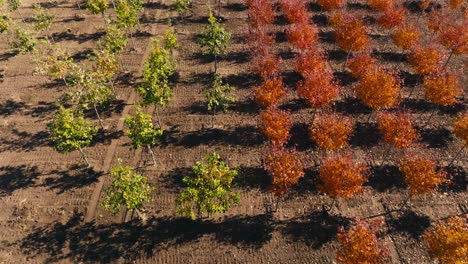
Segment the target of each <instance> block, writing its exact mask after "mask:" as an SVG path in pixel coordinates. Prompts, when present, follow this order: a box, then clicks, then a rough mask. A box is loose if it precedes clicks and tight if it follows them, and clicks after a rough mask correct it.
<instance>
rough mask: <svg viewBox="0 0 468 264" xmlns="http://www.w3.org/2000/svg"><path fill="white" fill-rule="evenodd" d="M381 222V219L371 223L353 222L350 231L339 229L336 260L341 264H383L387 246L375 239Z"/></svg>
mask: <svg viewBox="0 0 468 264" xmlns="http://www.w3.org/2000/svg"><path fill="white" fill-rule="evenodd" d="M383 221H384V219H383V218H378V219H376V220H374V221H372V222H366V221H364V220H355V221H354V224H353V225H352V226H351V228H350V229H348V230H345V229H344V228H343V227H341V228H339V229H338V234H337V235H336V238H337V239H338V242H339V243H340V248H339V250H338V254H337V257H336V260H337V261H338V262H339V263H343V264H357V263H366V264H379V263H384V262H385V260H386V257H387V256H388V254H389V251H388V248H387V245H386V244H385V243H384V242H383V241H379V239H378V238H377V234H378V233H379V231H380V228H381V226H382V224H383V223H384V222H383Z"/></svg>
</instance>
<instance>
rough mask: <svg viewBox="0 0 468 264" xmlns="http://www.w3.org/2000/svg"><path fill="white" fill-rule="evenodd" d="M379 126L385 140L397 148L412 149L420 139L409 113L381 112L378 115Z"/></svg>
mask: <svg viewBox="0 0 468 264" xmlns="http://www.w3.org/2000/svg"><path fill="white" fill-rule="evenodd" d="M377 124H378V126H379V130H380V133H382V138H383V140H384V141H385V142H387V143H389V144H391V145H392V146H394V147H395V148H399V149H403V148H408V147H411V146H412V145H413V144H414V143H416V142H417V140H418V139H419V133H418V131H417V130H416V129H415V128H414V127H413V124H412V122H411V116H410V114H409V113H408V112H403V111H400V112H397V113H391V112H381V113H379V114H378V115H377Z"/></svg>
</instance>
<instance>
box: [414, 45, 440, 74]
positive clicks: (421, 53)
mask: <svg viewBox="0 0 468 264" xmlns="http://www.w3.org/2000/svg"><path fill="white" fill-rule="evenodd" d="M443 58H444V55H443V53H442V51H441V50H440V49H439V48H436V47H435V46H426V47H423V46H416V47H415V48H414V49H413V50H412V52H411V53H410V54H409V56H408V61H409V63H410V64H411V66H412V67H413V70H414V71H415V72H416V73H418V74H431V73H435V72H437V71H438V70H439V69H440V65H441V63H442V60H443Z"/></svg>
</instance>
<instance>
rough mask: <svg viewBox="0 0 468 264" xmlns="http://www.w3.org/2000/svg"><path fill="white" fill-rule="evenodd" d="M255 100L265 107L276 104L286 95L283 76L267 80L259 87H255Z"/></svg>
mask: <svg viewBox="0 0 468 264" xmlns="http://www.w3.org/2000/svg"><path fill="white" fill-rule="evenodd" d="M254 94H255V97H254V98H255V102H256V103H257V104H259V105H261V106H263V107H269V106H274V105H277V104H278V103H279V101H280V100H281V98H283V97H284V96H285V95H286V89H285V88H284V87H283V80H282V79H281V78H274V79H269V80H265V81H264V82H263V83H262V84H261V85H260V86H259V87H257V88H255V90H254Z"/></svg>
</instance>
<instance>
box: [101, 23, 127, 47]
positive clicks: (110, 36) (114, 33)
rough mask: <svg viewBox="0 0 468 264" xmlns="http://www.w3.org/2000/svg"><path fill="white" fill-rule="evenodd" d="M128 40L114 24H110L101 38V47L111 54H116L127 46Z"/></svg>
mask: <svg viewBox="0 0 468 264" xmlns="http://www.w3.org/2000/svg"><path fill="white" fill-rule="evenodd" d="M127 42H128V39H127V37H126V36H125V34H124V33H123V32H122V30H121V29H120V27H119V26H118V25H116V24H110V25H109V26H107V28H106V34H105V35H104V36H103V37H102V38H101V43H100V44H101V46H102V48H103V49H104V50H107V51H109V52H111V53H118V52H120V51H122V50H123V49H124V48H125V46H127Z"/></svg>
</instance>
